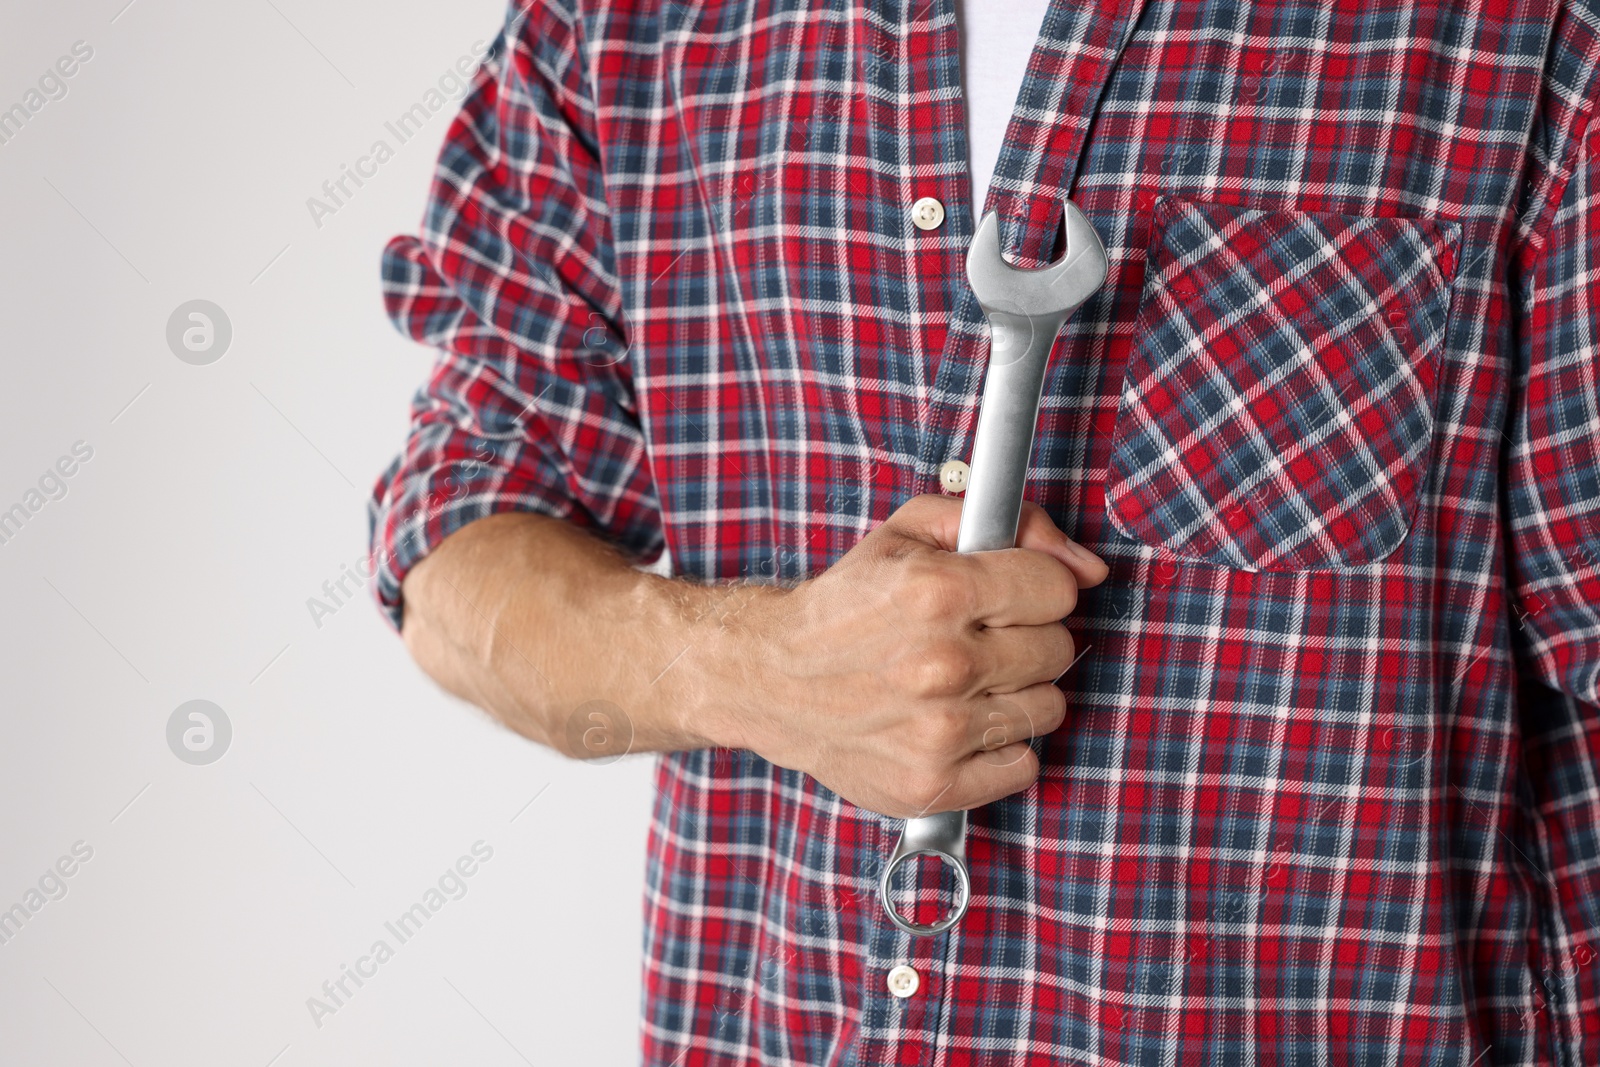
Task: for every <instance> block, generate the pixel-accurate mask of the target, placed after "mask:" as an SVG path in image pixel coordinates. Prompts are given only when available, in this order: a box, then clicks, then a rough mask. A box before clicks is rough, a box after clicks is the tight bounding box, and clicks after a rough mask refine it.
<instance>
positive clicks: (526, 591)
mask: <svg viewBox="0 0 1600 1067" xmlns="http://www.w3.org/2000/svg"><path fill="white" fill-rule="evenodd" d="M959 518H960V502H959V501H958V500H955V499H951V498H943V497H934V496H922V497H916V498H913V499H912V500H910V501H908V502H907V503H906V504H905V505H903V506H902V507H901V508H900V509H899V510H898V511H896V512H895V514H894V515H893V516H891V517H890V518H889V519H888V520H887V521H886V522H884V523H883V524H882V525H881V526H879V527H878V528H877V529H875V530H873V531H872V532H871V533H870V534H868V535H867V537H865V538H863V539H862V541H861V542H860V543H859V544H857V545H856V547H855V548H853V549H851V551H850V552H848V553H847V554H846V555H845V556H844V557H843V558H842V559H840V560H839V561H838V562H837V563H835V564H834V565H833V566H832V567H830V568H829V569H828V570H827V571H825V572H824V573H823V574H821V575H819V576H817V577H815V578H812V579H808V580H807V581H805V582H801V583H800V584H798V585H796V586H794V587H783V586H772V585H758V584H747V583H731V584H714V585H706V584H698V583H693V582H689V581H684V580H681V579H668V578H662V577H660V576H658V575H654V574H649V573H646V572H643V571H640V570H637V569H635V568H634V567H632V566H631V565H630V564H629V563H628V561H627V560H626V559H625V558H624V557H623V556H622V555H620V554H619V553H617V552H616V551H615V550H613V549H612V548H610V547H609V546H607V545H605V544H603V543H601V542H600V541H598V540H596V539H594V538H592V537H591V536H589V535H588V534H586V533H584V532H583V531H581V530H579V529H578V528H576V527H574V526H572V525H571V524H569V523H566V522H563V521H561V520H556V519H551V518H547V517H544V516H538V515H528V514H516V515H498V516H493V517H490V518H486V519H481V520H478V521H477V522H474V523H471V524H469V525H467V526H466V527H463V528H462V529H461V530H458V531H457V532H456V533H454V534H452V535H450V536H449V537H447V538H446V539H445V540H444V541H443V542H441V543H440V545H439V546H438V547H437V548H436V549H435V550H434V551H433V553H432V554H430V555H429V556H428V557H427V558H425V559H424V560H423V561H422V562H421V563H419V564H418V565H417V566H416V567H415V568H414V569H413V570H412V571H411V573H410V574H409V575H408V576H407V577H406V579H405V583H404V596H405V620H404V630H403V632H404V635H405V640H406V645H407V647H408V648H409V649H410V651H411V654H412V655H413V656H414V657H415V659H416V660H417V662H418V663H419V664H420V665H421V666H422V667H423V669H424V670H426V671H427V672H428V673H429V674H430V675H431V676H432V677H433V678H434V679H435V680H437V681H438V682H439V683H440V684H441V685H443V686H444V687H445V688H446V689H448V690H450V691H451V692H452V693H455V694H457V695H458V696H461V697H463V698H464V699H467V700H470V701H472V702H473V703H475V704H477V705H479V706H481V707H483V708H485V709H487V710H488V711H490V712H491V713H492V714H494V715H495V716H496V717H497V718H498V719H500V721H502V722H503V723H505V724H506V725H507V726H509V727H511V728H512V729H514V730H516V731H517V732H518V733H521V734H523V735H524V736H526V737H529V738H532V739H533V740H535V741H538V742H540V743H542V744H545V745H549V746H550V747H552V748H555V749H557V750H558V751H561V752H565V753H567V754H568V755H578V756H582V755H592V754H593V753H592V752H585V751H584V750H583V747H582V745H581V743H574V739H575V737H577V736H581V730H580V731H576V732H574V731H569V729H568V723H569V721H570V720H571V719H572V716H573V715H574V714H575V713H576V712H577V711H578V709H579V707H580V706H581V705H582V704H584V703H585V702H586V701H589V700H595V699H600V700H606V701H610V702H611V703H613V704H615V705H617V706H618V707H619V708H621V709H622V710H623V712H624V713H625V714H626V715H627V716H628V718H629V720H630V721H631V724H632V728H633V745H632V747H633V749H634V750H635V751H652V750H653V751H668V750H679V749H690V748H702V747H707V746H712V745H718V746H727V747H734V748H748V749H751V750H753V751H755V752H757V753H759V754H760V755H762V756H764V757H766V758H767V759H769V760H771V761H772V762H773V763H776V764H778V765H779V766H783V767H790V768H793V769H797V770H803V771H806V772H807V773H809V774H811V775H813V776H814V777H816V778H817V779H818V780H819V781H821V782H822V783H823V784H824V785H827V786H829V787H830V788H832V789H833V790H835V791H836V792H838V793H839V794H840V795H841V796H844V797H845V798H846V799H849V800H852V801H853V802H855V803H857V804H859V805H861V806H862V807H866V808H870V809H872V810H874V811H881V812H884V813H885V814H889V815H910V814H917V813H919V812H921V811H923V810H926V809H927V808H928V807H929V806H930V805H934V804H937V805H938V807H939V808H941V809H944V808H956V807H973V806H976V805H978V804H984V803H988V802H990V801H993V800H996V799H998V798H1000V797H1002V796H1007V795H1009V794H1011V793H1014V792H1017V791H1018V790H1020V789H1023V788H1026V787H1027V785H1028V784H1029V783H1030V782H1032V780H1033V779H1034V777H1035V776H1036V775H1037V773H1038V764H1037V760H1036V758H1035V757H1034V755H1033V753H1032V751H1031V750H1030V749H1029V748H1028V746H1027V744H1026V741H1027V739H1028V738H1030V737H1034V736H1038V735H1040V734H1043V733H1048V732H1049V731H1051V730H1054V729H1055V728H1056V727H1057V726H1059V725H1060V723H1061V721H1062V718H1063V716H1064V714H1065V710H1066V708H1065V698H1064V696H1063V694H1062V693H1061V691H1060V689H1058V688H1057V687H1056V686H1055V684H1054V680H1055V679H1056V678H1057V677H1058V676H1059V675H1060V674H1061V673H1062V671H1064V670H1065V669H1066V667H1067V666H1068V665H1069V664H1070V663H1071V662H1072V660H1073V648H1072V640H1071V637H1070V635H1069V634H1068V633H1067V630H1066V627H1065V626H1063V625H1062V624H1061V621H1060V620H1061V619H1062V618H1063V617H1064V616H1065V615H1066V614H1067V613H1069V612H1070V611H1071V610H1072V608H1073V607H1074V606H1075V605H1076V602H1077V593H1078V588H1079V587H1080V586H1081V585H1093V584H1096V583H1098V582H1099V581H1101V580H1102V579H1103V578H1104V577H1105V574H1106V568H1105V565H1104V563H1102V562H1101V561H1100V560H1099V558H1098V557H1096V556H1094V555H1093V554H1092V553H1090V552H1088V551H1087V550H1086V549H1083V548H1081V547H1078V546H1076V545H1075V544H1073V542H1071V541H1070V540H1069V539H1068V538H1067V537H1066V535H1065V534H1063V533H1062V532H1061V531H1060V530H1058V529H1057V528H1056V526H1055V525H1054V523H1052V522H1051V520H1050V519H1049V517H1048V516H1047V515H1046V514H1045V513H1044V512H1043V511H1042V510H1041V509H1039V508H1038V507H1037V506H1035V505H1032V504H1028V505H1026V506H1025V508H1024V514H1023V520H1022V525H1021V529H1020V531H1019V537H1018V547H1017V548H1015V549H1008V550H1004V551H1000V552H984V553H976V554H971V555H959V554H957V553H955V552H954V551H953V549H954V547H955V538H956V528H957V525H958V523H959Z"/></svg>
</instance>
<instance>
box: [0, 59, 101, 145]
mask: <svg viewBox="0 0 1600 1067" xmlns="http://www.w3.org/2000/svg"><path fill="white" fill-rule="evenodd" d="M93 58H94V48H93V47H92V46H91V45H90V44H89V42H87V41H73V42H72V51H71V54H70V55H64V56H62V57H60V58H59V59H57V60H56V61H55V62H54V63H53V64H51V65H50V66H49V67H46V68H45V72H44V73H43V74H41V75H39V78H38V84H37V87H29V88H28V90H27V91H26V92H24V93H23V94H22V99H21V100H19V101H17V102H16V103H15V104H12V105H11V106H10V107H7V108H4V110H0V145H8V144H10V143H11V142H12V141H13V140H14V139H15V138H16V136H17V134H19V133H21V132H22V128H23V127H24V126H26V125H27V124H28V123H29V122H30V121H32V119H33V117H34V116H35V115H37V114H38V113H39V112H41V111H43V110H44V109H45V105H46V104H48V103H50V102H51V101H52V100H65V99H66V98H67V92H68V85H67V80H68V79H70V78H71V77H72V76H73V75H75V74H77V73H78V70H79V68H80V66H81V65H82V64H84V63H87V62H89V60H91V59H93Z"/></svg>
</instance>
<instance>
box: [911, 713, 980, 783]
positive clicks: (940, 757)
mask: <svg viewBox="0 0 1600 1067" xmlns="http://www.w3.org/2000/svg"><path fill="white" fill-rule="evenodd" d="M966 736H967V720H966V716H965V715H963V714H962V712H961V709H959V708H957V707H953V706H947V707H941V708H934V709H931V710H929V711H928V712H927V713H926V714H923V715H919V716H918V717H917V719H916V723H915V726H914V738H913V742H912V744H913V748H914V751H916V752H917V753H918V754H919V755H920V756H921V757H922V759H923V761H924V762H925V764H926V766H928V767H931V768H934V769H935V770H942V769H943V768H945V767H946V766H948V765H949V764H950V763H951V762H952V757H954V756H956V755H959V754H960V753H961V751H962V750H963V748H964V745H965V742H966Z"/></svg>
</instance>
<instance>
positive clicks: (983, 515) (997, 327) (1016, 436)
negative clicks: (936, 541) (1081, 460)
mask: <svg viewBox="0 0 1600 1067" xmlns="http://www.w3.org/2000/svg"><path fill="white" fill-rule="evenodd" d="M1065 321H1066V315H1065V314H1055V315H1048V316H1043V317H1035V318H1032V319H1029V318H1027V317H1026V316H1021V315H1013V314H1010V313H1008V312H1003V311H996V312H991V313H990V315H989V326H990V334H991V341H990V349H989V352H990V354H989V369H988V373H987V374H986V375H985V378H984V383H983V403H982V404H981V406H980V407H979V408H978V428H977V431H976V432H975V433H974V435H973V439H972V462H971V464H970V466H971V468H972V469H971V472H970V474H969V475H968V477H967V491H966V494H965V496H964V497H963V500H962V505H961V527H960V530H959V532H958V533H957V535H956V551H957V552H987V551H989V550H991V549H997V548H1012V547H1014V546H1015V545H1016V543H1017V523H1018V521H1019V520H1020V519H1021V516H1022V493H1023V488H1024V486H1025V485H1026V483H1027V480H1028V461H1029V460H1030V459H1032V458H1033V436H1034V431H1035V430H1036V429H1037V427H1038V423H1039V401H1040V398H1041V396H1042V394H1043V391H1044V372H1045V367H1046V366H1047V365H1048V364H1049V362H1050V350H1051V349H1052V348H1053V347H1055V341H1056V334H1057V333H1058V332H1060V329H1061V324H1062V323H1063V322H1065Z"/></svg>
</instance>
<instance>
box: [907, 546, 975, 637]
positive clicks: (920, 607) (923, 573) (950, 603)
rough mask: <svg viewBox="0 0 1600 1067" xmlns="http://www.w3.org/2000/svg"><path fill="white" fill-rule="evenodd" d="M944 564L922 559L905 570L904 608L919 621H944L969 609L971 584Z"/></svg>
mask: <svg viewBox="0 0 1600 1067" xmlns="http://www.w3.org/2000/svg"><path fill="white" fill-rule="evenodd" d="M945 563H946V561H944V560H940V559H938V558H937V557H932V556H925V557H923V558H922V559H921V560H919V561H918V562H916V563H913V564H911V565H909V566H908V567H907V568H906V575H905V583H906V596H907V599H908V606H909V607H910V609H911V611H912V612H914V613H915V614H916V615H917V616H918V617H919V618H921V619H924V620H928V621H933V620H939V619H947V618H950V617H952V616H959V615H961V614H962V613H963V612H967V611H969V610H970V607H971V604H972V587H971V582H970V581H969V580H968V579H967V576H966V575H965V574H963V573H961V571H960V570H958V569H956V568H954V567H950V566H947V565H945Z"/></svg>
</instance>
